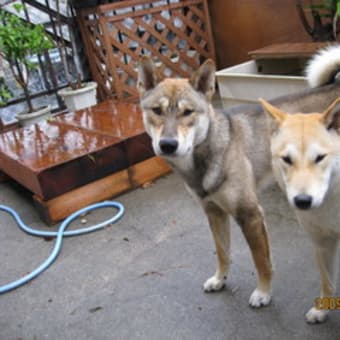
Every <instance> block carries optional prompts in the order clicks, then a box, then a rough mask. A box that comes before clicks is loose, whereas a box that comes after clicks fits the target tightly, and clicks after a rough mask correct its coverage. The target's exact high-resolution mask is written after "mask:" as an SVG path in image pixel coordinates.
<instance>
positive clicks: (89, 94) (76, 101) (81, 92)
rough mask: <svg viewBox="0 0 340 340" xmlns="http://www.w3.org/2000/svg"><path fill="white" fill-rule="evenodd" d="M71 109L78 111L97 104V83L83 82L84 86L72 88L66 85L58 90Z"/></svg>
mask: <svg viewBox="0 0 340 340" xmlns="http://www.w3.org/2000/svg"><path fill="white" fill-rule="evenodd" d="M58 94H59V95H60V96H61V97H62V98H63V100H64V102H65V105H66V107H67V108H68V110H69V111H77V110H81V109H85V108H87V107H90V106H93V105H96V104H97V83H96V82H88V83H83V87H82V88H80V89H78V90H72V89H71V88H70V87H65V88H64V89H62V90H59V91H58Z"/></svg>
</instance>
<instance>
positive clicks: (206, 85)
mask: <svg viewBox="0 0 340 340" xmlns="http://www.w3.org/2000/svg"><path fill="white" fill-rule="evenodd" d="M215 71H216V68H215V63H214V62H213V61H212V60H211V59H208V60H206V61H205V62H204V63H203V64H202V65H201V66H200V68H199V69H198V70H197V71H196V72H194V73H193V75H192V76H191V78H190V80H189V82H190V84H191V86H192V87H193V88H194V89H195V90H196V91H198V92H201V93H203V94H204V95H205V96H206V97H207V98H208V99H209V100H210V99H211V98H212V96H213V94H214V92H215Z"/></svg>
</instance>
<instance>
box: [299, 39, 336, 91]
mask: <svg viewBox="0 0 340 340" xmlns="http://www.w3.org/2000/svg"><path fill="white" fill-rule="evenodd" d="M339 72H340V45H333V46H328V47H326V48H324V49H322V50H320V51H319V52H318V53H317V54H316V55H315V56H314V57H312V59H311V60H310V61H309V63H308V65H307V67H306V70H305V73H306V77H307V81H308V84H309V86H310V87H319V86H322V85H326V84H329V83H332V82H334V81H335V77H336V75H337V73H339Z"/></svg>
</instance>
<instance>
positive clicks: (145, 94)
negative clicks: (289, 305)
mask: <svg viewBox="0 0 340 340" xmlns="http://www.w3.org/2000/svg"><path fill="white" fill-rule="evenodd" d="M313 70H314V68H313ZM335 70H336V65H334V66H333V67H329V65H328V66H327V67H318V70H317V72H314V77H316V78H318V79H319V78H320V77H321V75H323V77H321V78H322V79H324V78H327V82H328V81H329V80H330V79H331V77H330V76H331V75H332V74H333V72H335ZM325 73H327V75H328V76H324V74H325ZM321 78H320V79H321ZM315 83H316V84H317V85H322V84H323V83H322V81H318V80H316V82H315ZM137 86H138V90H139V93H140V103H141V107H142V111H143V120H144V125H145V129H146V131H147V132H148V134H149V135H150V137H151V139H152V145H153V149H154V152H155V153H156V154H157V155H159V156H161V157H163V158H165V159H166V160H167V161H168V162H169V163H170V165H171V166H172V167H173V168H174V170H175V171H176V172H178V173H179V175H180V176H181V177H182V178H183V179H184V181H185V183H186V186H187V188H188V190H189V191H190V192H191V193H193V194H194V196H196V198H198V201H199V202H200V204H201V206H202V207H203V209H204V211H205V213H206V215H207V217H208V220H209V224H210V228H211V231H212V234H213V238H214V241H215V246H216V253H217V270H216V272H215V274H214V275H213V276H212V277H211V278H209V279H208V280H207V281H206V282H205V283H204V290H205V291H206V292H210V291H216V290H220V289H222V287H223V286H224V283H225V279H226V276H227V274H228V271H229V266H230V256H229V248H230V226H229V217H230V216H232V217H234V219H235V220H236V221H237V223H238V224H239V226H240V227H241V229H242V232H243V234H244V236H245V238H246V240H247V242H248V245H249V247H250V250H251V253H252V257H253V260H254V262H255V266H256V269H257V276H258V282H257V287H256V289H255V290H254V291H253V293H252V294H251V296H250V299H249V304H250V305H251V306H253V307H260V306H264V305H267V304H268V303H269V302H270V299H271V280H272V265H271V255H270V247H269V242H268V236H267V230H266V226H265V221H264V216H263V212H262V208H261V206H260V204H259V202H258V197H257V190H261V189H262V188H263V187H265V184H266V183H268V179H270V178H271V176H272V170H271V161H270V159H271V157H270V143H269V142H270V133H269V130H268V126H267V117H266V114H265V113H264V112H263V110H262V109H261V107H260V106H259V105H251V106H246V107H237V108H233V109H231V110H229V111H228V112H227V113H226V114H222V113H220V112H217V111H215V110H214V109H213V107H212V105H211V98H212V96H213V93H214V89H215V65H214V63H213V62H212V61H211V60H208V61H206V62H205V63H204V64H203V65H202V66H201V67H200V68H199V69H198V70H197V71H196V72H195V73H194V74H193V75H192V76H191V78H190V79H175V78H165V79H163V78H161V77H159V75H158V73H157V70H156V67H155V66H154V64H153V63H152V61H151V60H150V59H148V58H144V59H142V60H141V62H140V65H139V72H138V84H137ZM339 95H340V86H339V84H331V85H329V86H324V87H323V88H320V89H314V90H308V91H306V92H304V93H300V94H297V95H294V96H287V97H282V98H278V99H277V101H276V103H277V105H278V106H279V107H281V108H285V109H287V110H292V111H308V110H311V109H312V108H316V109H317V108H319V107H321V103H323V102H324V101H327V100H333V99H334V98H336V97H338V96H339Z"/></svg>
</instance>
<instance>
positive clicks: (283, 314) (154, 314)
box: [0, 174, 340, 340]
mask: <svg viewBox="0 0 340 340" xmlns="http://www.w3.org/2000/svg"><path fill="white" fill-rule="evenodd" d="M117 200H118V201H120V202H122V203H123V204H124V205H125V208H126V213H125V215H124V217H123V218H122V219H121V220H120V221H119V222H118V223H116V224H115V225H113V226H110V227H107V228H105V229H104V230H102V231H99V232H96V233H93V234H89V235H86V236H79V237H73V238H67V239H65V241H64V244H63V247H62V251H61V254H60V255H59V257H58V259H57V260H56V262H55V263H54V264H53V265H52V266H51V267H50V268H49V269H47V270H46V271H45V272H44V273H43V274H41V275H40V276H39V277H38V278H36V279H35V280H33V281H32V282H30V283H29V284H27V285H25V286H23V287H21V288H19V289H17V290H15V291H12V292H10V293H7V294H4V295H1V296H0V306H1V307H0V339H1V340H8V339H15V340H17V339H23V340H26V339H28V340H33V339H36V340H40V339H53V340H55V339H58V340H59V339H60V340H61V339H69V340H73V339H99V340H102V339H103V340H104V339H129V340H130V339H148V340H149V339H151V340H153V339H155V340H158V339H162V340H163V339H194V340H198V339H204V340H206V339H261V340H263V339H339V330H340V314H339V312H337V311H335V312H332V313H331V315H330V318H329V320H328V322H327V323H325V324H322V325H317V326H310V325H307V324H306V323H305V321H304V314H305V312H306V311H307V310H308V309H309V307H311V304H312V302H313V299H314V298H315V297H317V296H318V292H319V276H318V271H317V269H316V266H315V261H314V257H313V250H312V247H311V243H310V242H309V240H308V239H307V238H306V236H305V234H304V232H303V230H302V229H301V228H300V227H299V226H298V225H297V223H296V220H295V218H294V215H293V213H292V211H291V210H290V209H289V207H288V206H287V203H286V201H285V199H284V197H283V195H282V194H281V193H280V192H279V191H278V189H276V188H273V189H270V190H268V191H267V192H265V194H264V195H263V196H262V201H263V205H264V207H265V210H266V215H267V222H268V226H269V234H270V238H271V243H272V255H273V261H274V264H275V270H276V273H275V277H274V287H273V288H274V297H273V301H272V303H271V304H270V306H268V307H266V308H263V309H260V310H254V309H251V308H249V307H248V298H249V296H250V294H251V292H252V290H253V289H254V287H255V282H256V276H255V273H254V266H253V263H252V260H251V256H250V252H249V249H248V247H247V245H246V243H245V240H244V238H243V236H242V234H241V232H240V229H239V227H238V226H237V225H236V224H235V223H233V225H232V246H231V248H232V261H233V264H232V267H231V271H230V275H229V278H228V280H227V286H226V289H224V290H223V291H221V292H219V293H212V294H207V293H204V292H203V289H202V285H203V282H204V281H205V280H206V279H207V278H208V277H209V276H211V275H212V274H213V273H214V271H215V254H214V246H213V242H212V237H211V235H210V230H209V227H208V223H207V220H206V218H205V216H204V214H203V213H202V212H201V210H200V208H199V207H198V206H197V205H196V203H195V202H194V201H193V200H192V199H191V197H190V196H189V194H187V192H186V191H185V189H184V187H183V184H182V181H181V180H180V179H179V178H178V177H177V176H176V175H174V174H172V175H170V176H167V177H165V178H162V179H160V180H158V181H157V182H156V183H154V184H153V185H152V186H151V187H149V188H146V189H138V190H135V191H132V192H129V193H127V194H124V195H122V196H120V197H118V198H117ZM0 204H7V205H9V206H11V207H13V208H15V209H16V210H17V211H18V212H19V213H20V215H21V216H22V218H23V219H24V220H25V222H26V223H28V224H29V225H31V226H33V227H36V228H46V227H45V226H44V224H43V223H42V222H41V221H40V219H39V217H38V215H37V212H36V211H35V209H34V207H33V205H32V202H31V200H30V198H29V197H28V196H27V195H25V194H24V192H23V191H22V190H20V189H19V188H18V187H17V186H15V185H13V183H11V182H7V183H1V184H0ZM109 213H110V211H108V210H107V209H104V210H101V211H96V212H93V213H91V214H90V215H88V216H87V217H86V219H87V224H86V225H90V224H91V223H96V222H99V221H101V220H103V219H106V218H107V217H108V216H109ZM79 225H80V223H79V222H77V223H74V224H73V225H72V227H77V226H79ZM0 230H1V233H0V259H1V275H0V284H5V283H7V282H8V281H10V280H12V279H16V278H18V277H20V276H22V275H24V274H25V273H27V272H28V271H30V270H32V269H33V268H35V267H36V266H37V265H39V264H40V263H41V262H42V261H43V260H44V259H45V258H46V257H47V256H48V254H49V252H50V250H51V249H52V247H53V241H46V240H44V239H39V238H34V237H31V236H28V235H26V234H25V233H23V232H22V231H20V230H19V229H18V227H17V226H16V225H15V223H14V221H13V220H12V219H11V218H10V217H9V216H7V215H6V214H4V213H2V212H0ZM338 291H339V290H338ZM339 294H340V293H339Z"/></svg>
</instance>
